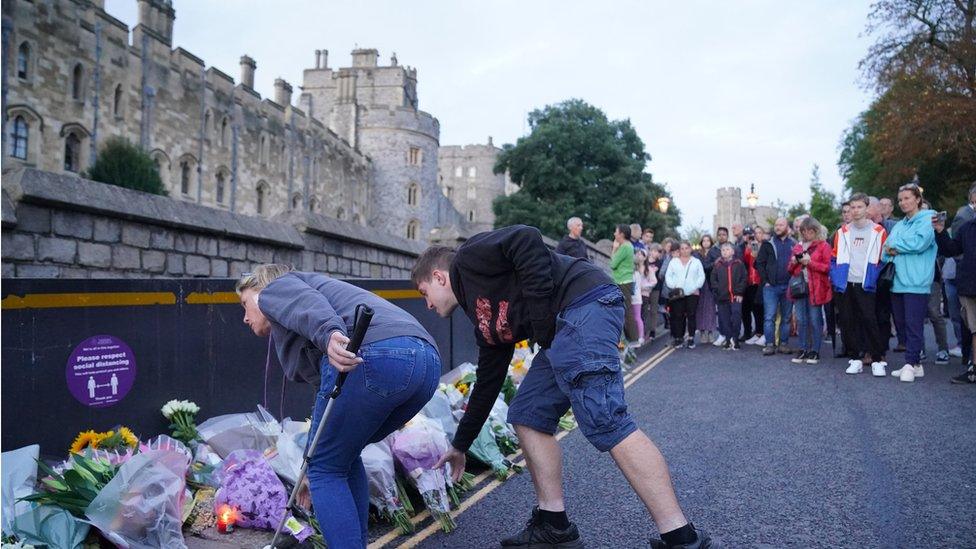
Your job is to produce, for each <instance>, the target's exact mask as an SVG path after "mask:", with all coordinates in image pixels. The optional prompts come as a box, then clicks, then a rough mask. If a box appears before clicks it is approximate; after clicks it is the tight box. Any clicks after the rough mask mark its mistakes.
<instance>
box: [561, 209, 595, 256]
mask: <svg viewBox="0 0 976 549" xmlns="http://www.w3.org/2000/svg"><path fill="white" fill-rule="evenodd" d="M566 228H567V229H569V234H568V235H566V236H564V237H563V239H562V240H560V241H559V244H558V245H556V253H557V254H563V255H568V256H569V257H578V258H580V259H585V260H587V261H589V260H590V254H589V252H588V251H587V250H586V242H583V237H582V236H580V235H582V234H583V220H582V219H580V218H578V217H570V218H569V221H567V222H566Z"/></svg>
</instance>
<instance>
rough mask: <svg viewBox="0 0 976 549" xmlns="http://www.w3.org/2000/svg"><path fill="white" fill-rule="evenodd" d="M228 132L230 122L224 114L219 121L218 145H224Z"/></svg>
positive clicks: (225, 144)
mask: <svg viewBox="0 0 976 549" xmlns="http://www.w3.org/2000/svg"><path fill="white" fill-rule="evenodd" d="M229 134H230V123H229V122H228V120H227V117H226V116H225V117H224V119H223V120H221V122H220V146H221V147H226V146H227V142H228V135H229Z"/></svg>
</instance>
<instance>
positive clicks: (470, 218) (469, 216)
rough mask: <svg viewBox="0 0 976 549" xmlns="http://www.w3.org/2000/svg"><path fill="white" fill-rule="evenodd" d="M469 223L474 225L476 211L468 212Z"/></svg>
mask: <svg viewBox="0 0 976 549" xmlns="http://www.w3.org/2000/svg"><path fill="white" fill-rule="evenodd" d="M468 221H469V222H470V223H474V210H468Z"/></svg>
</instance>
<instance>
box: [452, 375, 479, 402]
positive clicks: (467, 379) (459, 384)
mask: <svg viewBox="0 0 976 549" xmlns="http://www.w3.org/2000/svg"><path fill="white" fill-rule="evenodd" d="M476 379H477V378H476V377H475V375H474V373H467V374H464V375H463V376H461V379H459V380H457V381H455V382H454V387H455V388H457V390H458V391H460V392H461V394H462V395H464V396H465V397H467V396H468V393H470V392H471V386H472V385H474V382H475V380H476Z"/></svg>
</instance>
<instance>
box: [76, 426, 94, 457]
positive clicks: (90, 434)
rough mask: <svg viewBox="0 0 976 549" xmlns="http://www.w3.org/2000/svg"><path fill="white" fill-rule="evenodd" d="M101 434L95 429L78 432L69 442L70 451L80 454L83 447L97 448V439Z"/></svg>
mask: <svg viewBox="0 0 976 549" xmlns="http://www.w3.org/2000/svg"><path fill="white" fill-rule="evenodd" d="M99 440H101V435H100V434H99V433H96V432H95V431H92V430H88V431H82V432H80V433H78V437H77V438H75V441H74V442H72V443H71V453H72V454H80V453H81V451H82V450H84V449H85V448H98V441H99Z"/></svg>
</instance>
